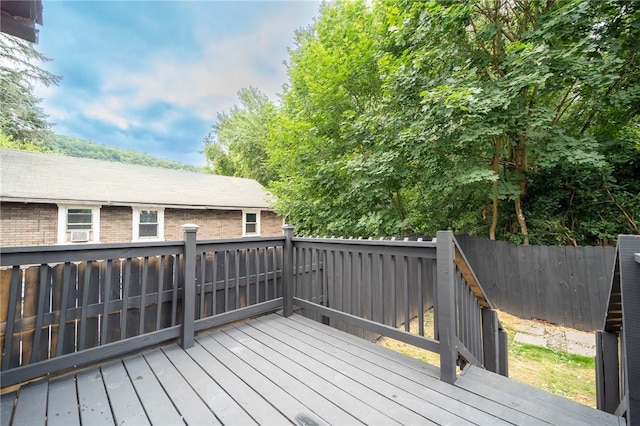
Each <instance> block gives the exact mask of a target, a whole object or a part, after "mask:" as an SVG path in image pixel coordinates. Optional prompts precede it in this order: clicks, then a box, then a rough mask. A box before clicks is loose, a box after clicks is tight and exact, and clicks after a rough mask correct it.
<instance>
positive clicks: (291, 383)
mask: <svg viewBox="0 0 640 426" xmlns="http://www.w3.org/2000/svg"><path fill="white" fill-rule="evenodd" d="M212 337H213V338H214V339H215V340H216V341H217V342H218V343H219V344H221V345H223V346H224V347H225V348H227V350H229V351H231V352H233V353H234V354H235V355H236V356H237V357H239V358H241V359H242V360H243V361H245V362H247V363H248V364H250V365H251V366H253V368H255V369H256V370H257V371H259V372H260V373H261V374H262V375H263V376H265V377H266V378H267V379H269V380H270V381H271V382H272V383H273V384H274V385H276V386H278V387H280V388H282V390H283V391H285V392H287V393H288V394H289V395H291V396H292V397H293V398H295V399H297V400H298V401H299V402H300V403H301V404H303V405H304V406H305V407H308V408H309V409H310V410H311V411H312V412H313V413H315V415H316V416H318V417H319V418H322V419H323V420H325V421H326V422H327V423H329V424H358V423H359V422H358V420H357V419H356V418H355V417H353V416H352V415H350V414H349V413H347V412H346V411H344V410H343V409H342V408H340V407H339V406H337V405H335V404H333V403H332V402H331V401H329V400H327V399H325V398H324V396H323V395H322V394H320V393H318V392H317V390H316V389H314V388H315V386H314V388H311V387H309V386H308V385H307V384H305V383H303V382H301V381H299V380H298V379H297V378H296V377H295V376H293V375H291V374H289V373H288V372H287V371H286V370H285V369H282V368H280V367H279V366H278V365H276V364H273V363H271V362H269V361H267V360H266V359H264V358H263V357H261V356H260V355H259V354H257V353H255V352H253V351H252V350H251V349H250V348H248V347H247V346H244V345H243V344H242V343H241V341H238V340H236V339H234V338H233V337H231V336H230V335H228V334H226V333H216V334H215V335H212ZM240 339H241V340H242V337H241V336H240ZM245 340H250V339H245Z"/></svg>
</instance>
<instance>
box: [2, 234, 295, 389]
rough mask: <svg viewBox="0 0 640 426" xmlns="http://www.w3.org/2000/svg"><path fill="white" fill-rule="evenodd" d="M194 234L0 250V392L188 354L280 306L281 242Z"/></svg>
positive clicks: (278, 240)
mask: <svg viewBox="0 0 640 426" xmlns="http://www.w3.org/2000/svg"><path fill="white" fill-rule="evenodd" d="M195 235H196V228H188V229H186V232H185V240H184V241H183V242H171V243H133V244H103V245H98V244H95V245H83V246H42V247H17V248H3V249H2V256H1V258H0V266H1V267H2V270H1V271H0V282H1V285H0V296H1V297H0V345H2V353H1V354H0V356H1V358H0V367H1V379H2V386H9V385H11V384H14V383H18V382H20V381H24V380H28V379H31V378H34V377H38V376H41V375H43V374H47V373H51V372H55V371H61V370H65V369H68V368H72V367H74V366H79V365H83V364H89V363H92V362H97V361H100V360H103V359H107V358H110V357H114V356H118V355H122V354H125V353H127V352H131V351H135V350H139V349H140V348H143V347H147V346H153V345H155V344H158V343H161V342H166V341H169V340H174V339H176V338H180V339H181V341H182V344H183V345H185V346H189V345H191V344H193V336H194V333H195V332H197V331H199V330H203V329H206V328H210V327H214V326H217V325H220V324H224V323H228V322H232V321H235V320H237V319H242V318H247V317H250V316H252V315H256V314H260V313H265V312H273V311H275V310H277V309H279V308H280V307H281V305H282V297H281V296H282V247H283V245H284V238H283V237H274V238H260V239H257V238H252V239H242V240H212V241H197V242H196V240H195ZM185 258H186V259H188V260H190V261H188V262H186V264H185V262H184V259H185ZM185 283H186V286H185ZM185 295H186V297H185ZM184 318H190V319H191V320H189V321H184Z"/></svg>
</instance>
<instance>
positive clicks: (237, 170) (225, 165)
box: [204, 87, 276, 185]
mask: <svg viewBox="0 0 640 426" xmlns="http://www.w3.org/2000/svg"><path fill="white" fill-rule="evenodd" d="M238 98H239V99H240V105H239V106H238V105H234V107H233V108H232V109H231V111H229V112H228V113H220V114H218V117H217V121H216V123H214V124H213V126H211V132H210V133H209V135H208V136H207V137H206V138H205V141H204V152H205V155H206V157H207V161H208V163H209V170H210V171H211V172H213V173H215V174H219V175H227V176H240V177H245V178H250V179H255V180H257V181H258V182H260V183H261V184H263V185H266V184H268V183H269V182H270V181H271V180H272V179H273V178H274V174H273V172H272V170H271V169H269V168H268V167H267V166H266V161H267V151H266V146H267V143H268V140H269V131H270V128H271V126H272V123H273V121H274V119H275V116H276V107H275V105H274V104H273V103H272V102H271V101H270V100H269V98H268V97H267V96H266V95H265V94H263V93H262V92H260V91H259V90H258V89H256V88H253V87H250V88H248V89H241V90H240V91H239V92H238Z"/></svg>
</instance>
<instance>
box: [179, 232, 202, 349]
mask: <svg viewBox="0 0 640 426" xmlns="http://www.w3.org/2000/svg"><path fill="white" fill-rule="evenodd" d="M198 228H199V226H198V225H194V224H186V225H182V229H183V231H184V258H183V265H184V288H183V294H182V314H183V317H182V327H181V329H180V346H182V347H183V348H184V349H187V348H190V347H192V346H193V339H194V335H195V324H194V322H195V308H196V307H195V303H196V233H197V232H198Z"/></svg>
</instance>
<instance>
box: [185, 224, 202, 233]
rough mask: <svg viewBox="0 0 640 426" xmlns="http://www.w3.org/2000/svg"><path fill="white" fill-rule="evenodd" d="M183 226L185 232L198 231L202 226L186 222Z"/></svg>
mask: <svg viewBox="0 0 640 426" xmlns="http://www.w3.org/2000/svg"><path fill="white" fill-rule="evenodd" d="M181 228H182V230H183V231H185V232H190V231H191V232H196V231H197V230H198V228H200V227H199V226H198V225H196V224H194V223H185V224H184V225H182V226H181Z"/></svg>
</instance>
